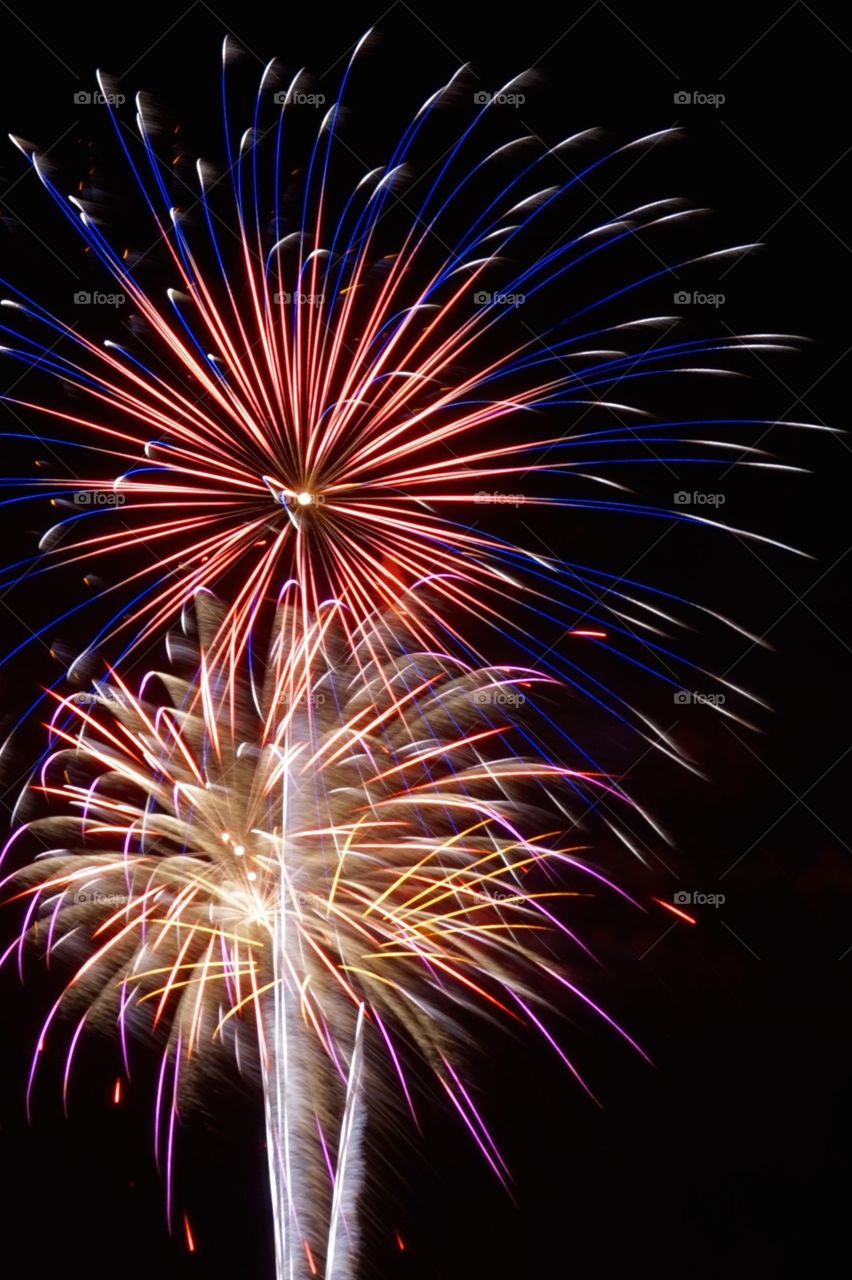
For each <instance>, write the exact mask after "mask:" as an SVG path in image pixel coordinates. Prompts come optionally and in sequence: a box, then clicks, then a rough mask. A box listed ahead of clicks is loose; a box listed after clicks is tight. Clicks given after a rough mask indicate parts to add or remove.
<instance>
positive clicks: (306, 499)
mask: <svg viewBox="0 0 852 1280" xmlns="http://www.w3.org/2000/svg"><path fill="white" fill-rule="evenodd" d="M313 500H314V495H313V494H312V493H308V491H307V489H303V490H302V492H301V493H297V494H296V501H297V502H298V504H299V506H300V507H309V506H310V505H311V503H312V502H313Z"/></svg>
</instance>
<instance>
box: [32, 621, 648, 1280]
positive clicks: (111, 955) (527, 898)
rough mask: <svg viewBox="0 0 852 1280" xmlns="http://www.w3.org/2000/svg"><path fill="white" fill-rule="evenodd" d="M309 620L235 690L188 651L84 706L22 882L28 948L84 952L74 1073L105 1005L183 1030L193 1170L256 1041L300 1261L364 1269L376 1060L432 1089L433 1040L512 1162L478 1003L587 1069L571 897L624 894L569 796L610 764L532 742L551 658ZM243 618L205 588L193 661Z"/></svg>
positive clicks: (181, 1086)
mask: <svg viewBox="0 0 852 1280" xmlns="http://www.w3.org/2000/svg"><path fill="white" fill-rule="evenodd" d="M291 612H292V606H288V607H286V608H283V609H282V610H280V612H279V614H278V617H277V620H276V632H275V637H274V639H273V644H272V649H271V654H270V660H269V662H268V663H267V664H265V667H264V669H263V670H262V672H261V673H260V674H259V673H258V672H253V673H252V674H251V677H250V678H248V677H247V678H246V679H245V680H244V681H243V682H242V683H241V684H240V685H238V687H236V688H234V686H233V684H232V683H228V684H227V685H223V686H222V687H220V688H217V687H216V683H215V681H207V680H205V679H202V680H201V684H200V688H199V682H198V680H197V679H196V678H195V677H194V676H193V677H191V678H190V679H186V678H184V677H182V676H181V675H179V674H176V673H175V672H174V671H171V672H165V673H159V674H158V673H151V674H150V675H149V676H148V677H146V679H145V680H144V681H143V682H142V685H141V688H140V690H139V691H138V692H137V693H133V692H131V690H130V689H129V688H128V687H127V685H126V684H125V683H124V682H123V681H122V680H121V678H120V677H119V676H118V675H116V674H114V673H113V675H112V676H111V678H110V679H109V680H108V681H104V682H103V683H102V684H99V685H98V687H97V691H96V692H95V693H93V694H91V695H83V696H82V697H81V695H74V696H72V697H71V698H70V699H62V700H60V702H59V705H58V707H57V709H56V713H55V715H54V718H53V721H52V725H51V743H52V746H51V751H50V753H49V755H48V757H47V758H46V760H45V762H44V765H43V767H42V769H41V773H40V779H39V781H38V782H37V783H34V784H33V789H34V790H35V791H36V792H39V793H42V794H43V795H46V796H47V797H48V800H49V802H50V808H51V810H52V812H51V813H50V815H49V816H46V817H39V818H36V819H35V820H33V821H32V822H30V823H29V824H28V825H27V826H26V827H25V828H23V829H22V831H28V832H29V834H30V837H35V838H37V839H38V840H39V842H40V843H41V844H42V845H43V847H44V848H45V852H44V853H43V854H41V855H40V856H39V857H37V858H36V860H35V861H33V862H31V863H29V864H28V865H26V866H25V867H24V868H23V869H21V870H19V871H17V872H15V873H13V874H12V876H11V877H10V879H9V881H7V888H8V886H9V884H11V885H13V886H14V893H15V895H16V896H19V897H21V898H22V899H23V900H25V901H26V902H27V903H28V907H27V912H26V919H25V923H24V927H23V930H22V932H21V935H20V938H19V939H18V940H17V941H16V943H15V944H13V947H12V948H11V949H10V951H9V952H8V953H7V954H12V953H14V952H17V953H18V954H19V955H20V953H21V950H22V948H23V947H24V944H25V943H26V942H27V941H30V942H33V943H35V944H36V945H37V946H38V948H39V950H40V951H41V952H42V953H43V954H44V955H45V956H46V958H47V959H48V961H50V960H56V961H61V960H62V959H63V958H64V959H65V960H66V961H68V962H71V963H72V966H73V968H72V976H71V978H70V980H69V981H68V982H67V985H66V986H65V989H64V991H63V992H62V994H61V995H60V997H59V999H58V1000H57V1001H56V1003H55V1005H54V1007H53V1009H52V1010H51V1012H50V1015H49V1017H48V1019H47V1024H46V1026H45V1028H44V1031H43V1033H42V1036H41V1039H40V1047H42V1046H43V1045H44V1043H45V1040H46V1038H47V1036H48V1033H49V1031H50V1028H51V1026H52V1024H53V1021H54V1018H55V1017H56V1015H57V1014H58V1013H59V1012H60V1011H65V1012H67V1013H69V1014H73V1015H74V1017H75V1018H76V1025H75V1028H74V1030H73V1032H72V1034H71V1036H70V1047H69V1049H68V1054H67V1060H66V1068H65V1077H64V1078H65V1088H66V1091H67V1088H68V1084H69V1080H70V1076H71V1068H72V1061H73V1055H74V1050H75V1048H76V1046H77V1043H78V1040H79V1037H80V1035H81V1033H82V1031H83V1029H84V1027H86V1026H87V1025H104V1024H106V1025H108V1026H109V1025H112V1026H114V1025H116V1024H117V1026H118V1028H119V1032H120V1037H121V1042H122V1046H123V1051H124V1054H125V1059H126V1058H127V1054H128V1051H129V1050H128V1036H129V1035H130V1034H131V1033H138V1034H146V1035H150V1034H151V1033H152V1032H153V1033H155V1034H159V1035H160V1037H161V1038H162V1040H163V1042H164V1050H163V1066H162V1070H161V1074H160V1088H159V1093H158V1098H157V1133H158V1148H159V1154H160V1157H161V1158H162V1159H163V1160H164V1162H165V1164H166V1166H167V1169H168V1170H169V1171H170V1164H171V1152H172V1147H173V1142H174V1133H175V1117H176V1108H177V1104H178V1102H179V1100H180V1098H181V1097H182V1096H183V1095H184V1094H185V1093H186V1091H187V1090H190V1091H191V1089H192V1086H193V1084H194V1082H195V1081H196V1079H197V1077H198V1076H199V1074H203V1073H205V1072H207V1071H208V1070H209V1069H210V1065H211V1061H214V1060H215V1059H216V1058H217V1056H219V1055H221V1054H222V1053H223V1052H226V1051H227V1052H230V1053H232V1054H233V1055H235V1056H236V1059H237V1061H238V1063H239V1064H240V1066H241V1067H242V1068H243V1069H249V1068H250V1067H251V1065H252V1064H253V1063H254V1062H255V1060H258V1061H259V1066H260V1075H261V1078H262V1081H263V1086H264V1096H265V1102H266V1115H267V1127H268V1141H269V1162H270V1173H271V1178H272V1191H273V1205H274V1209H275V1214H276V1244H277V1253H278V1268H279V1274H280V1275H281V1276H288V1277H290V1276H303V1275H304V1276H307V1275H308V1274H309V1272H310V1269H311V1267H312V1266H316V1267H319V1268H321V1270H322V1274H325V1275H328V1276H338V1275H339V1276H350V1275H351V1274H352V1267H353V1265H354V1259H355V1256H356V1253H357V1216H356V1204H357V1199H358V1193H359V1190H360V1181H361V1162H362V1152H361V1142H360V1139H361V1136H362V1130H363V1126H364V1097H365V1091H366V1092H367V1093H369V1092H370V1091H369V1090H368V1089H367V1088H366V1085H365V1080H369V1079H370V1077H371V1074H372V1073H374V1071H375V1059H376V1057H377V1056H378V1055H379V1054H380V1053H381V1054H382V1055H383V1056H384V1057H385V1058H386V1059H387V1060H388V1061H389V1062H390V1063H391V1064H392V1066H393V1068H394V1069H395V1070H396V1072H397V1073H398V1079H399V1084H400V1088H401V1093H402V1096H403V1097H404V1098H405V1099H407V1100H408V1102H409V1103H411V1091H410V1089H409V1085H408V1083H407V1081H406V1077H405V1074H404V1072H403V1069H402V1066H401V1061H402V1059H403V1057H404V1056H405V1054H404V1052H403V1048H402V1045H403V1044H404V1045H405V1046H408V1047H411V1048H414V1049H416V1050H417V1052H418V1053H419V1054H420V1055H421V1056H422V1057H423V1058H424V1059H425V1060H426V1062H427V1063H428V1064H429V1065H430V1067H431V1068H432V1069H433V1070H434V1072H435V1073H436V1075H437V1077H438V1079H439V1081H440V1083H441V1085H442V1087H443V1089H444V1090H445V1091H446V1093H447V1095H448V1097H449V1099H450V1100H451V1101H452V1103H453V1105H454V1107H455V1108H456V1109H457V1111H458V1112H459V1114H460V1116H461V1117H462V1119H463V1120H464V1122H465V1124H466V1125H467V1126H468V1128H469V1129H470V1131H471V1133H472V1134H473V1136H474V1138H475V1139H476V1141H477V1143H478V1144H479V1146H480V1148H481V1150H482V1152H483V1154H484V1156H485V1158H486V1160H487V1161H488V1162H489V1164H490V1165H491V1167H492V1168H493V1170H494V1171H495V1173H496V1174H497V1175H498V1176H499V1177H500V1178H501V1179H504V1178H505V1175H506V1170H505V1165H504V1164H503V1161H502V1159H501V1157H500V1154H499V1151H498V1149H497V1147H496V1145H495V1142H494V1140H493V1138H492V1137H491V1135H490V1133H489V1131H488V1129H487V1128H486V1127H485V1124H484V1123H483V1121H482V1119H481V1118H480V1116H479V1113H478V1112H477V1109H476V1107H475V1105H474V1103H473V1101H472V1098H471V1094H470V1091H469V1087H468V1086H467V1085H466V1084H465V1081H464V1078H463V1070H464V1068H463V1064H462V1063H461V1062H460V1060H459V1050H460V1048H461V1047H462V1046H463V1045H464V1044H465V1043H466V1042H467V1041H468V1040H469V1038H470V1023H471V1016H472V1015H476V1014H479V1015H486V1016H489V1017H492V1018H504V1019H509V1020H511V1021H512V1022H514V1023H520V1024H524V1025H528V1026H531V1027H533V1028H535V1029H537V1030H538V1031H540V1032H541V1033H542V1034H543V1035H544V1036H545V1037H546V1039H547V1040H548V1042H549V1043H550V1044H551V1045H552V1046H553V1048H554V1050H555V1051H556V1052H557V1053H558V1054H559V1056H560V1057H561V1058H562V1060H563V1061H564V1062H565V1063H566V1065H567V1066H568V1067H569V1068H570V1069H571V1071H573V1072H574V1074H575V1076H577V1079H578V1080H579V1079H580V1077H579V1075H578V1073H577V1072H576V1069H575V1068H574V1067H573V1066H572V1064H571V1062H570V1060H569V1059H568V1057H567V1056H566V1054H565V1052H564V1050H563V1049H562V1048H561V1046H560V1045H559V1044H558V1042H557V1040H556V1038H555V1036H554V1034H553V1032H552V1030H550V1029H549V1028H548V1026H547V1022H548V1021H549V1020H550V1019H551V1018H552V1007H551V1006H552V1004H553V1003H554V996H555V995H556V993H557V992H559V991H562V992H563V994H564V993H565V992H566V991H568V992H571V993H572V994H573V996H574V997H575V998H577V999H578V1000H580V1001H584V1002H585V1003H586V1004H587V1005H589V1004H591V1001H589V999H588V997H586V996H584V995H583V994H582V992H581V991H580V990H579V988H577V987H576V986H575V985H574V984H573V983H572V982H571V981H570V980H569V977H568V976H567V974H566V973H565V972H564V971H563V970H562V968H561V966H560V964H559V961H558V960H557V959H556V951H555V950H554V948H553V945H552V943H553V935H554V934H558V933H559V932H560V931H561V932H562V933H563V934H566V935H568V936H570V934H568V930H567V928H566V926H565V925H564V924H562V923H561V922H560V919H559V910H558V907H559V900H560V899H562V898H565V897H570V896H572V895H573V894H576V893H577V892H586V893H588V892H591V891H594V890H601V889H606V890H611V891H613V892H620V891H619V890H617V889H616V887H615V886H614V885H613V884H612V883H611V882H610V881H609V880H608V878H607V877H605V876H604V875H602V874H601V872H600V871H598V870H596V869H595V868H594V867H593V866H592V865H591V864H589V863H587V862H586V861H584V858H583V855H582V850H581V848H580V847H579V846H577V845H575V844H573V843H572V844H567V845H566V844H564V843H562V842H561V841H560V839H559V837H560V833H561V832H562V831H563V830H564V828H565V827H566V826H567V825H568V821H569V820H568V811H569V799H570V796H571V794H572V793H573V792H576V789H577V788H578V787H579V788H582V789H589V790H594V789H601V788H603V789H605V788H607V787H608V786H609V783H608V781H607V779H606V778H602V777H596V776H590V775H589V774H587V773H586V772H584V771H582V770H572V769H566V768H562V767H559V766H557V765H554V764H550V763H547V762H544V761H541V760H539V761H535V760H529V759H525V758H522V757H521V756H519V755H518V754H517V753H516V751H515V750H514V749H513V747H512V745H511V741H510V739H511V737H512V732H513V725H512V722H511V720H507V718H506V715H505V714H504V708H505V707H506V706H507V704H508V705H510V706H511V704H512V702H513V700H514V699H513V697H512V696H511V695H513V694H514V695H517V694H518V692H519V690H520V689H521V688H523V689H525V690H526V691H527V692H529V690H530V688H531V686H533V685H534V684H535V683H536V682H537V681H540V679H541V678H540V677H537V676H535V675H534V674H533V673H531V672H529V671H519V670H510V669H506V668H500V669H496V668H495V669H477V670H471V669H470V668H467V667H465V666H464V665H463V664H461V663H459V661H458V660H457V659H453V658H452V657H451V656H450V655H448V654H445V653H437V652H414V653H412V652H407V651H406V649H405V647H404V645H403V644H401V643H400V638H399V636H398V635H397V633H396V632H395V629H394V625H393V620H392V619H388V620H386V621H385V622H384V623H379V624H375V623H374V625H373V626H372V627H371V629H370V636H369V640H368V641H367V640H365V641H364V642H363V644H362V652H361V653H359V654H357V655H353V654H352V653H351V652H349V651H348V638H347V636H346V631H345V628H344V627H342V625H341V616H342V611H340V610H338V609H336V608H329V609H327V610H326V611H325V612H324V616H323V617H322V619H321V620H320V621H318V622H316V623H315V624H314V625H313V626H312V627H311V629H310V630H309V631H308V632H307V633H305V634H303V635H302V637H301V646H300V648H302V649H304V650H305V651H306V653H305V652H298V651H297V652H294V651H293V650H292V648H291V640H292V635H293V624H292V619H291V617H290V616H289V615H290V613H291ZM222 613H223V609H222V608H221V607H220V606H217V605H215V604H213V603H212V602H211V601H210V600H209V599H205V598H203V597H202V599H201V600H200V602H199V605H198V609H197V615H198V622H199V627H198V646H199V651H200V660H198V658H196V660H195V661H193V662H191V663H190V667H191V669H192V670H193V671H197V670H201V671H204V669H205V665H206V664H205V661H204V653H205V651H206V648H207V646H208V645H209V644H210V643H212V642H213V641H214V640H215V636H216V634H217V633H218V628H219V627H220V626H221V621H222ZM183 643H184V647H186V642H183ZM173 645H174V641H173ZM187 658H188V655H187V654H186V653H183V654H182V661H183V662H184V663H185V662H186V661H187ZM306 666H307V667H308V668H309V669H310V670H311V672H312V673H313V678H312V680H311V682H310V685H309V687H308V688H305V686H304V683H303V672H304V670H305V667H306ZM526 696H527V695H526V694H524V695H523V697H524V698H525V697H526ZM495 711H496V712H497V714H496V716H495ZM234 725H236V726H237V727H238V732H237V733H236V735H235V734H234ZM560 793H562V798H561V799H560ZM548 811H549V824H550V825H549V826H548V825H547V822H548V819H545V817H544V815H545V814H547V813H548ZM554 815H555V817H556V822H555V825H554V822H553V819H554ZM19 834H21V833H19ZM572 881H573V882H574V883H573V885H571V882H572ZM569 885H571V887H570V888H569V887H567V886H569ZM548 937H549V938H550V939H551V942H550V943H548V942H547V939H548ZM72 958H73V959H72ZM592 1007H593V1008H594V1007H595V1006H592ZM597 1012H599V1013H601V1016H602V1017H604V1018H606V1020H607V1022H609V1023H610V1025H612V1026H615V1024H614V1023H612V1022H611V1020H610V1019H609V1018H607V1017H606V1015H605V1014H603V1013H602V1012H601V1011H600V1010H597ZM616 1029H617V1030H618V1028H616ZM621 1034H622V1035H624V1036H625V1038H628V1037H626V1034H625V1033H624V1032H621ZM631 1043H632V1041H631ZM37 1059H38V1054H36V1060H37ZM581 1083H582V1082H581ZM584 1087H585V1085H584ZM372 1092H373V1093H376V1092H379V1091H377V1090H375V1089H374V1090H373V1091H372ZM168 1197H169V1203H170V1209H171V1199H172V1193H171V1178H170V1172H169V1190H168Z"/></svg>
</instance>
